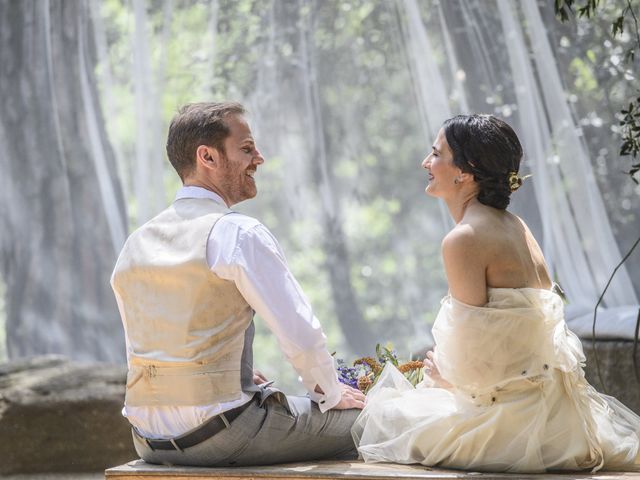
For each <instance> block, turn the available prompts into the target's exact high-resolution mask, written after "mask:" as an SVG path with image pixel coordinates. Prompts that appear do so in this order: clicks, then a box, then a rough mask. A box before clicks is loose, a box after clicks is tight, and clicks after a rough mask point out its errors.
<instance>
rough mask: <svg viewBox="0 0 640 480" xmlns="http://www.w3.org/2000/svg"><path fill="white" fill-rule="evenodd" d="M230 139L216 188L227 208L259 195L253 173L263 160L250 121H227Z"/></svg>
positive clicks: (238, 118) (239, 118) (231, 118)
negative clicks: (248, 122)
mask: <svg viewBox="0 0 640 480" xmlns="http://www.w3.org/2000/svg"><path fill="white" fill-rule="evenodd" d="M226 122H227V125H228V127H229V136H228V137H227V138H226V139H225V141H224V148H225V153H224V154H221V155H220V166H219V177H218V181H217V182H216V183H217V186H218V188H219V190H220V193H221V194H222V196H223V198H224V200H225V202H226V203H227V205H229V206H231V205H234V204H236V203H239V202H242V201H243V200H247V199H249V198H253V197H255V196H256V194H257V193H258V189H257V188H256V182H255V179H254V178H253V177H254V174H255V173H256V170H257V168H258V165H261V164H262V163H264V158H263V157H262V155H261V154H260V152H259V151H258V149H257V148H256V144H255V142H254V140H253V135H252V134H251V129H250V128H249V125H248V124H247V121H246V120H245V119H244V117H243V116H241V115H230V116H229V117H227V118H226Z"/></svg>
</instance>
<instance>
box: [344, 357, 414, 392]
mask: <svg viewBox="0 0 640 480" xmlns="http://www.w3.org/2000/svg"><path fill="white" fill-rule="evenodd" d="M336 362H337V364H338V367H337V370H338V380H340V382H342V383H344V384H347V385H350V386H352V387H353V388H357V389H359V390H361V391H362V392H364V393H365V395H366V393H367V392H368V391H369V390H370V389H371V387H373V386H374V385H375V383H376V382H377V381H378V378H379V377H380V374H381V373H382V369H383V368H384V366H385V365H386V364H387V363H391V364H392V365H393V366H395V367H396V368H397V369H398V370H399V371H400V373H402V374H403V375H404V376H405V377H406V378H407V380H409V382H410V383H411V384H412V385H413V386H414V387H415V386H416V385H417V384H418V383H420V382H421V381H422V378H423V377H424V371H423V368H422V367H423V363H422V362H421V361H419V360H410V361H407V362H402V363H401V362H400V361H399V360H398V355H397V353H396V352H395V350H393V347H392V346H391V345H389V344H387V346H385V347H383V346H381V345H380V344H377V345H376V357H375V358H374V357H362V358H358V359H357V360H356V361H354V362H353V366H351V367H350V366H348V365H347V364H346V362H345V361H344V360H342V359H340V358H338V359H336Z"/></svg>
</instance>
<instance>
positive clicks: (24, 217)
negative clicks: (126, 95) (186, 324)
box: [0, 0, 126, 361]
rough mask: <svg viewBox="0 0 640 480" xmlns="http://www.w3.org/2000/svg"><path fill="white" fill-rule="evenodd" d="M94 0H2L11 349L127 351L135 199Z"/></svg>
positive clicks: (14, 352) (0, 96) (1, 165)
mask: <svg viewBox="0 0 640 480" xmlns="http://www.w3.org/2000/svg"><path fill="white" fill-rule="evenodd" d="M92 28H93V27H92V24H91V21H90V15H89V12H88V6H87V3H86V2H75V1H74V2H68V1H63V0H50V1H48V0H22V1H13V0H0V38H1V41H0V71H1V75H0V112H1V114H0V115H1V116H0V169H1V171H2V175H1V176H0V199H2V205H3V206H4V208H3V210H2V212H1V213H0V226H1V227H2V232H3V234H2V236H1V237H0V258H1V259H2V263H1V275H2V277H3V278H4V280H5V282H6V284H7V301H6V305H7V347H8V353H9V356H10V358H16V357H23V356H28V355H35V354H43V353H62V354H65V355H69V356H71V357H72V358H76V359H99V360H109V361H122V360H124V339H123V334H122V327H121V325H120V321H119V318H118V313H117V307H116V304H115V301H114V297H113V294H112V292H111V289H110V286H109V276H110V273H111V270H112V268H113V265H114V263H115V258H116V252H117V251H118V249H119V248H120V247H121V245H122V243H123V241H124V238H125V235H126V221H125V206H124V199H123V196H122V192H121V190H120V185H119V183H118V179H117V175H116V165H115V160H114V155H113V152H112V149H111V147H110V145H109V142H108V140H107V137H106V133H105V129H104V122H103V119H102V116H101V112H100V107H99V102H98V95H97V91H96V86H95V79H94V74H93V69H94V65H95V52H94V51H93V50H94V49H93V33H92Z"/></svg>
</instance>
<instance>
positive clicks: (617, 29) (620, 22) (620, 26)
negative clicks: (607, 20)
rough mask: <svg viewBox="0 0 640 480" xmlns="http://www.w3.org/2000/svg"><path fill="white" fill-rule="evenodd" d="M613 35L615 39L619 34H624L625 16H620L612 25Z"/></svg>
mask: <svg viewBox="0 0 640 480" xmlns="http://www.w3.org/2000/svg"><path fill="white" fill-rule="evenodd" d="M611 33H612V34H613V36H614V37H615V36H616V35H618V34H619V33H620V34H622V33H624V16H623V15H621V16H619V17H618V18H617V19H616V20H615V22H613V23H612V24H611Z"/></svg>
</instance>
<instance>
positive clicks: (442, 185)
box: [422, 128, 462, 197]
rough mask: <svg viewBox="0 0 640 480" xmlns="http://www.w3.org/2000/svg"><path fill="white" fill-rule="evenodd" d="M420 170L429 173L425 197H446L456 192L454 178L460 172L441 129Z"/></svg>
mask: <svg viewBox="0 0 640 480" xmlns="http://www.w3.org/2000/svg"><path fill="white" fill-rule="evenodd" d="M422 168H426V169H427V170H428V171H429V184H428V185H427V188H426V189H425V192H426V193H427V195H431V196H433V197H446V196H447V194H448V193H451V192H454V191H455V190H456V183H455V180H456V178H457V177H458V176H459V175H460V174H461V173H462V171H461V170H460V169H459V168H458V167H456V166H455V165H454V164H453V152H452V151H451V149H450V148H449V144H448V143H447V138H446V137H445V135H444V129H443V128H441V129H440V131H439V132H438V136H437V137H436V140H435V142H434V144H433V146H432V147H431V153H430V154H429V155H428V156H427V158H425V159H424V160H423V161H422Z"/></svg>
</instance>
